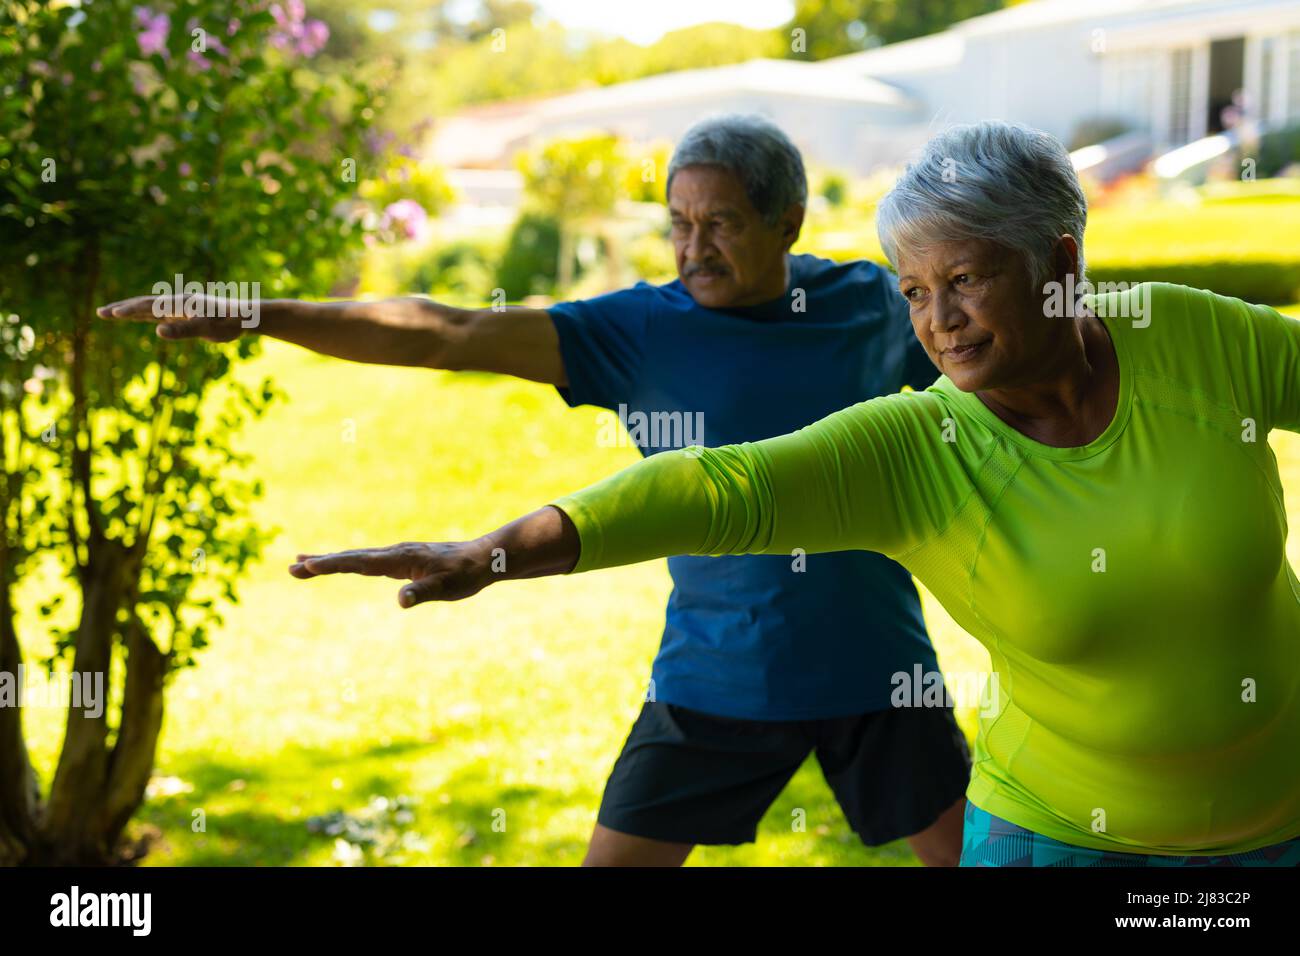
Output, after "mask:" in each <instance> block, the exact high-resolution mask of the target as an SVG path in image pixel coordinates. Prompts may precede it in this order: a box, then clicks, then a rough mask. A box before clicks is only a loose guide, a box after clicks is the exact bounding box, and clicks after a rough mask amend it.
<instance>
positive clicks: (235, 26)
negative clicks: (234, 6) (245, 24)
mask: <svg viewBox="0 0 1300 956" xmlns="http://www.w3.org/2000/svg"><path fill="white" fill-rule="evenodd" d="M239 27H240V22H239V17H232V18H231V20H230V22H229V23H228V24H226V36H228V37H233V36H234V35H235V34H236V33H238V32H239Z"/></svg>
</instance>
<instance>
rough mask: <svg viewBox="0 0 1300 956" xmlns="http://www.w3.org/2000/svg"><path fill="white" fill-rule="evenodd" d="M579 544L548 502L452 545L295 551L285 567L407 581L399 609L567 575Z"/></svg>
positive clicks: (304, 573)
mask: <svg viewBox="0 0 1300 956" xmlns="http://www.w3.org/2000/svg"><path fill="white" fill-rule="evenodd" d="M580 549H581V542H580V541H579V539H578V530H577V528H575V527H574V526H573V522H572V521H571V520H569V516H568V515H566V514H565V513H564V512H563V511H561V510H560V509H559V508H556V507H555V506H553V505H547V506H546V507H545V508H539V509H538V510H537V511H534V512H533V513H532V514H528V515H524V516H523V517H522V518H518V519H516V520H515V521H512V522H510V523H509V524H508V525H504V526H502V527H500V528H498V529H497V530H496V531H493V532H492V533H491V534H486V535H484V536H483V537H481V538H478V539H476V540H474V541H457V542H453V543H451V544H437V543H435V544H421V543H418V542H411V541H408V542H405V543H403V544H395V545H393V546H391V547H388V548H358V549H356V550H353V551H337V552H335V553H333V554H300V555H298V560H297V561H295V562H294V563H293V564H291V565H289V573H290V574H292V575H293V576H294V577H295V578H303V579H306V578H314V577H319V576H321V575H324V574H366V575H370V576H372V577H373V576H383V577H389V578H396V579H398V580H399V581H410V582H411V583H410V584H408V585H406V586H405V587H403V588H402V589H401V590H400V591H399V592H398V593H397V603H398V604H400V605H401V606H402V607H415V605H417V604H423V603H424V602H425V601H459V600H461V599H462V598H467V597H471V596H472V595H475V594H477V593H478V592H479V591H482V590H483V589H484V588H485V587H487V586H488V585H489V584H492V583H494V582H496V581H502V580H506V579H509V578H539V577H545V576H547V575H551V574H568V573H569V572H570V571H572V570H573V568H574V566H575V565H576V564H577V563H578V555H579V552H580Z"/></svg>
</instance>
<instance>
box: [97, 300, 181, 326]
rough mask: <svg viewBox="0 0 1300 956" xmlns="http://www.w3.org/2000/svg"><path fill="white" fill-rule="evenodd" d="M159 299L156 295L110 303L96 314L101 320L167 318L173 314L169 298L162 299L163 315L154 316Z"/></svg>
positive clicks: (101, 307) (161, 308) (155, 319)
mask: <svg viewBox="0 0 1300 956" xmlns="http://www.w3.org/2000/svg"><path fill="white" fill-rule="evenodd" d="M157 299H158V296H156V295H137V296H135V297H134V298H130V299H119V300H118V301H117V302H110V303H109V304H108V305H101V306H100V307H99V308H98V309H96V310H95V314H96V315H98V316H99V317H100V318H101V319H150V320H153V321H157V320H158V319H163V318H167V317H168V316H169V315H170V314H171V309H170V305H171V303H170V301H168V297H166V296H164V297H163V298H162V305H161V306H160V308H159V311H160V312H161V313H162V314H161V315H155V314H154V302H155V301H156V300H157Z"/></svg>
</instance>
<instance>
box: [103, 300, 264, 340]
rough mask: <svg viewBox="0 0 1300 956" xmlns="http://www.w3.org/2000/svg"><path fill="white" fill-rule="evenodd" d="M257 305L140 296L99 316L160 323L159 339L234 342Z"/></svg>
mask: <svg viewBox="0 0 1300 956" xmlns="http://www.w3.org/2000/svg"><path fill="white" fill-rule="evenodd" d="M254 305H255V303H251V302H246V301H244V300H242V299H228V298H218V297H216V296H210V295H189V296H182V297H180V301H179V302H178V301H177V300H176V298H174V297H172V296H169V295H138V296H136V297H134V298H132V299H122V300H121V301H119V302H110V303H109V304H108V305H101V306H100V307H99V308H98V309H96V310H95V313H96V314H97V315H98V316H99V317H100V318H101V319H126V320H128V321H136V322H156V323H157V328H156V331H157V333H158V336H159V338H164V339H195V338H201V339H207V340H208V341H209V342H231V341H233V340H235V339H237V338H239V336H240V335H241V334H243V332H244V327H243V325H242V323H243V322H245V321H246V319H245V318H244V316H249V315H256V314H257V310H255V309H254ZM178 307H179V308H178ZM187 311H188V312H189V314H188V315H187V314H186V312H187Z"/></svg>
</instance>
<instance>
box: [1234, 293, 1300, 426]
mask: <svg viewBox="0 0 1300 956" xmlns="http://www.w3.org/2000/svg"><path fill="white" fill-rule="evenodd" d="M1242 305H1243V306H1245V308H1246V309H1247V310H1248V311H1249V312H1250V313H1251V315H1252V317H1253V319H1254V323H1255V330H1256V334H1257V335H1258V337H1259V356H1260V377H1261V379H1262V384H1263V392H1264V397H1265V401H1266V404H1267V407H1268V408H1269V409H1270V410H1271V413H1272V416H1273V418H1272V421H1271V425H1272V427H1273V428H1282V429H1285V430H1286V431H1289V432H1300V319H1296V318H1294V317H1293V316H1288V315H1283V314H1282V313H1281V312H1278V311H1277V310H1276V309H1270V308H1269V307H1268V306H1266V305H1247V304H1246V303H1244V302H1243V303H1242Z"/></svg>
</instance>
